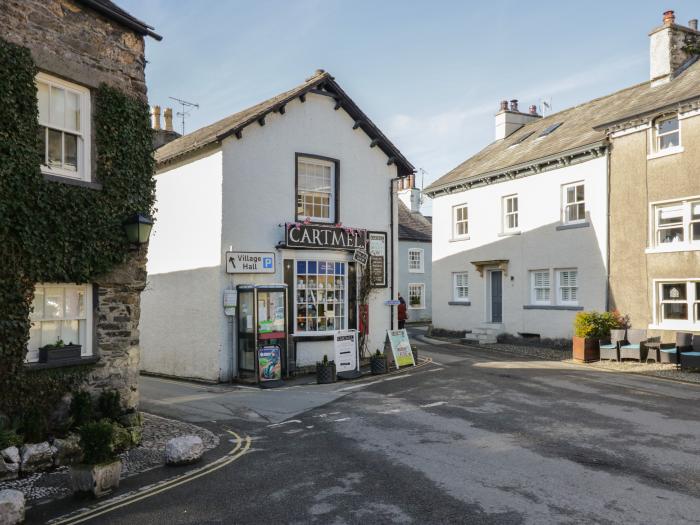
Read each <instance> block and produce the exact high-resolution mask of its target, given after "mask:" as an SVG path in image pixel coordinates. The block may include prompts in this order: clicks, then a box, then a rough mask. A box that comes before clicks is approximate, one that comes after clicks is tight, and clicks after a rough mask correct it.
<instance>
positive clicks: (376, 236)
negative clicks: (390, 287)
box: [367, 232, 387, 288]
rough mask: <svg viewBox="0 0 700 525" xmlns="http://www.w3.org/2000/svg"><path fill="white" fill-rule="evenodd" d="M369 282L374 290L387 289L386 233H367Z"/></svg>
mask: <svg viewBox="0 0 700 525" xmlns="http://www.w3.org/2000/svg"><path fill="white" fill-rule="evenodd" d="M367 236H368V242H369V272H370V282H371V283H372V287H374V288H386V287H387V253H386V248H387V242H386V232H368V234H367Z"/></svg>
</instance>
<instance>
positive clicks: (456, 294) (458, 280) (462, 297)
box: [452, 272, 469, 301]
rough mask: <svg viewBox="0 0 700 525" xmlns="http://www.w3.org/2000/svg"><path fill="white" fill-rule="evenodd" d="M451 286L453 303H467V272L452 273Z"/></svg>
mask: <svg viewBox="0 0 700 525" xmlns="http://www.w3.org/2000/svg"><path fill="white" fill-rule="evenodd" d="M452 286H453V293H452V298H453V299H454V300H455V301H469V274H468V273H467V272H455V273H453V274H452Z"/></svg>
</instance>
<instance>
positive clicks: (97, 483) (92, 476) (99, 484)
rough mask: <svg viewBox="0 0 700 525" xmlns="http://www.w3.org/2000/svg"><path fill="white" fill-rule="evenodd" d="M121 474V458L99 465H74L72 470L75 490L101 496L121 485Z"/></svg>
mask: <svg viewBox="0 0 700 525" xmlns="http://www.w3.org/2000/svg"><path fill="white" fill-rule="evenodd" d="M121 474H122V461H121V459H117V460H115V461H112V462H111V463H100V464H99V465H74V466H72V467H71V471H70V477H71V484H72V485H73V492H74V493H75V494H79V495H80V494H91V495H92V496H94V497H96V498H101V497H102V496H104V495H106V494H109V493H110V492H112V490H113V489H116V488H117V487H119V477H120V476H121Z"/></svg>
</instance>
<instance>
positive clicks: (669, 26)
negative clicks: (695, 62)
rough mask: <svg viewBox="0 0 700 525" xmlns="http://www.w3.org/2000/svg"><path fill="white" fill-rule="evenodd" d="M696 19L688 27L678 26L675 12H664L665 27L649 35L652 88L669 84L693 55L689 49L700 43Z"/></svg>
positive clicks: (658, 28)
mask: <svg viewBox="0 0 700 525" xmlns="http://www.w3.org/2000/svg"><path fill="white" fill-rule="evenodd" d="M697 27H698V22H697V20H696V19H693V20H691V21H690V22H688V27H685V26H682V25H678V24H676V16H675V14H674V13H673V11H664V14H663V25H662V26H660V27H657V28H656V29H654V30H652V32H651V33H649V39H650V40H649V77H650V80H651V85H652V86H657V85H659V84H665V83H666V82H669V81H670V80H671V79H672V78H673V75H674V73H675V72H676V71H677V70H678V68H679V67H680V66H682V65H683V64H684V63H685V61H686V60H688V59H689V58H690V57H691V56H692V54H691V52H689V47H692V46H694V45H695V46H696V45H698V44H699V43H700V33H698V30H697Z"/></svg>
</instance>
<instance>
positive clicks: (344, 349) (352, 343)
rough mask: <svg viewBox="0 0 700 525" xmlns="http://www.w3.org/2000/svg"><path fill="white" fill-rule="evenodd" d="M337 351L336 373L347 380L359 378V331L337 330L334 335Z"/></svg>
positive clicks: (334, 345) (334, 344)
mask: <svg viewBox="0 0 700 525" xmlns="http://www.w3.org/2000/svg"><path fill="white" fill-rule="evenodd" d="M333 347H334V349H335V371H336V374H337V375H338V376H340V377H341V378H345V379H350V378H352V377H359V375H360V360H359V356H358V337H357V330H337V331H336V332H334V333H333Z"/></svg>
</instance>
